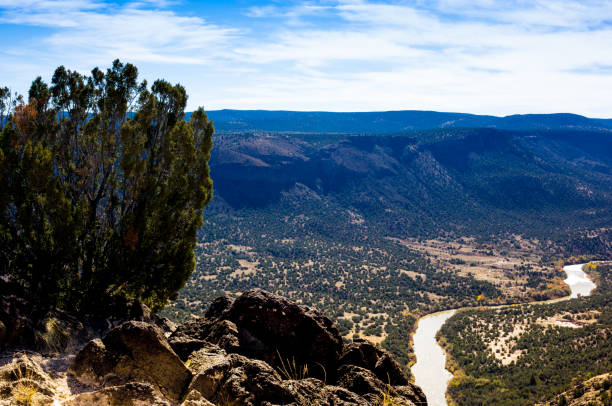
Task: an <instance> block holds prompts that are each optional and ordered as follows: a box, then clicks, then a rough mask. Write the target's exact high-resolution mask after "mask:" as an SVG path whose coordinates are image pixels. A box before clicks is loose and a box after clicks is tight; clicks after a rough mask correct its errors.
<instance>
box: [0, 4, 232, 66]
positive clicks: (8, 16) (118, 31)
mask: <svg viewBox="0 0 612 406" xmlns="http://www.w3.org/2000/svg"><path fill="white" fill-rule="evenodd" d="M171 4H173V2H169V1H159V0H157V1H138V2H131V3H126V4H125V5H123V6H117V5H114V4H111V3H104V2H100V1H94V0H74V1H29V0H27V1H14V0H8V1H5V0H0V10H2V9H4V10H3V12H2V13H1V14H0V21H2V22H4V23H9V24H19V25H31V26H38V27H49V28H53V29H55V30H54V31H53V32H52V33H51V34H50V35H48V36H47V37H45V38H44V39H43V40H42V41H43V44H44V47H41V48H44V49H46V52H47V53H48V54H61V55H63V56H64V57H65V58H68V59H70V60H78V59H81V60H83V59H84V60H87V61H88V63H89V64H91V63H108V61H109V60H112V59H114V58H123V59H129V60H131V61H134V62H159V63H172V64H205V63H209V62H210V61H211V59H213V58H215V52H216V51H221V49H222V47H225V46H227V45H228V43H229V41H231V39H232V38H233V37H234V36H236V35H237V34H238V33H239V29H236V28H230V27H220V26H217V25H215V24H211V23H208V22H207V21H205V20H204V19H202V18H200V17H194V16H182V15H178V14H177V13H175V12H173V11H171V10H167V9H165V8H166V7H168V6H169V5H171ZM44 49H40V50H39V52H43V53H44V52H45V50H44ZM203 50H207V51H208V52H206V53H204V52H201V51H203Z"/></svg>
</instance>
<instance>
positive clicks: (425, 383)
mask: <svg viewBox="0 0 612 406" xmlns="http://www.w3.org/2000/svg"><path fill="white" fill-rule="evenodd" d="M583 265H584V264H576V265H567V266H565V267H563V270H564V271H565V273H566V274H567V278H566V279H565V280H564V282H565V283H566V284H567V285H568V286H569V287H570V289H571V294H570V296H567V297H564V298H562V299H556V300H552V301H549V302H554V301H559V300H569V299H572V298H577V297H580V296H588V295H589V294H590V293H591V291H592V290H593V289H594V288H595V284H594V283H593V282H592V281H591V280H590V279H589V278H588V276H587V275H586V273H585V272H584V271H583V270H582V267H583ZM540 303H545V302H540ZM457 311H458V310H456V309H455V310H447V311H442V312H437V313H433V314H429V315H427V316H424V317H422V318H421V319H419V321H418V325H417V329H416V331H415V333H414V336H413V340H414V352H415V355H416V363H415V364H414V365H413V366H412V368H411V371H412V374H413V375H414V377H415V383H416V384H417V385H418V386H420V387H421V388H422V389H423V392H425V395H426V396H427V401H428V405H430V406H447V402H446V389H447V387H448V383H449V381H450V380H451V379H452V376H453V375H452V373H451V372H450V371H448V370H447V369H446V368H445V364H446V353H445V352H444V350H443V349H442V348H441V347H440V346H439V345H438V342H437V340H436V333H437V332H438V331H439V330H440V328H441V327H442V325H444V323H445V322H446V321H447V320H448V319H449V318H450V317H452V316H453V314H455V313H456V312H457Z"/></svg>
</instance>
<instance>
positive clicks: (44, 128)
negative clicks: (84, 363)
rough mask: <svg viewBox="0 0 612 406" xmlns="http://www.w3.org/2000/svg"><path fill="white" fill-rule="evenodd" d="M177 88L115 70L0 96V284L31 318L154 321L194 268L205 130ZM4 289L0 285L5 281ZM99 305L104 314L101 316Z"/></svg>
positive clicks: (207, 124) (63, 74)
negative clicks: (123, 312)
mask: <svg viewBox="0 0 612 406" xmlns="http://www.w3.org/2000/svg"><path fill="white" fill-rule="evenodd" d="M186 102H187V94H186V91H185V89H184V87H183V86H181V85H178V84H177V85H172V84H170V83H168V82H166V81H164V80H157V81H155V82H154V83H153V85H152V86H150V87H149V86H148V84H147V82H146V81H142V82H139V81H138V71H137V68H136V67H135V66H133V65H131V64H123V63H121V62H120V61H118V60H116V61H114V62H113V64H112V66H111V67H110V68H108V69H107V70H106V72H104V71H102V70H100V69H98V68H95V69H93V70H92V71H91V74H90V75H82V74H80V73H79V72H76V71H71V70H67V69H65V68H64V67H63V66H60V67H59V68H57V69H56V70H55V73H54V74H53V78H52V80H51V84H50V85H49V84H47V83H45V82H44V81H43V80H42V79H41V78H40V77H38V78H37V79H36V80H34V81H33V83H32V85H31V87H30V90H29V93H28V96H27V101H26V100H24V98H23V97H15V96H14V95H12V94H11V92H10V91H9V90H8V89H2V92H0V126H1V128H0V129H1V132H0V275H4V276H5V277H7V278H8V279H10V280H11V281H12V283H13V284H15V285H17V286H19V287H20V288H21V289H22V291H23V293H24V294H27V296H29V298H30V299H31V301H32V302H33V303H34V304H35V307H36V308H37V309H39V310H43V311H44V310H45V309H48V308H49V307H51V306H56V307H59V308H68V309H71V310H77V311H79V312H84V313H87V314H92V313H94V312H96V310H99V309H101V308H105V307H108V305H109V303H110V302H112V301H113V300H115V299H120V298H135V299H139V300H141V301H143V302H144V303H146V304H148V305H150V306H151V307H152V308H154V309H159V308H160V307H162V306H163V305H165V304H166V303H167V302H168V300H169V299H171V298H172V297H173V296H174V295H176V292H177V291H178V290H179V289H180V288H181V287H183V285H184V284H185V282H186V281H187V279H188V278H189V276H190V275H191V273H192V271H193V270H194V267H195V256H194V249H195V246H196V238H197V230H198V229H199V228H200V226H201V225H202V222H203V217H202V215H203V210H204V207H205V206H206V204H207V203H208V202H209V201H210V199H211V197H212V181H211V179H210V174H209V166H208V160H209V157H210V151H211V148H212V142H213V141H212V136H213V132H214V128H213V125H212V122H211V121H209V120H208V117H207V115H206V113H205V112H204V110H203V109H201V108H200V109H198V110H197V111H195V112H194V113H192V114H191V117H190V120H189V122H187V121H185V120H184V116H185V107H186ZM5 279H6V278H5ZM101 305H104V306H101Z"/></svg>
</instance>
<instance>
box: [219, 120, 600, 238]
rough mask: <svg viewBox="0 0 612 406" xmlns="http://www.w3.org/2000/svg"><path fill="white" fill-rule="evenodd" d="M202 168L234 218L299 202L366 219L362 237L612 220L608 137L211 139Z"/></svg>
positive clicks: (484, 132) (458, 133)
mask: <svg viewBox="0 0 612 406" xmlns="http://www.w3.org/2000/svg"><path fill="white" fill-rule="evenodd" d="M585 120H588V119H585ZM511 121H512V120H511V119H509V118H508V119H506V121H505V122H507V123H508V122H511ZM538 122H540V123H541V122H543V121H542V120H540V121H538ZM566 122H567V121H566ZM211 168H212V176H213V179H214V182H215V196H216V200H217V201H218V202H223V203H224V204H225V205H226V206H229V207H230V208H232V209H234V210H240V209H255V210H268V211H270V210H271V211H283V210H282V208H280V206H279V205H283V204H285V205H286V204H289V205H292V204H294V203H295V204H297V206H295V207H297V208H298V209H297V210H298V211H299V210H306V211H307V210H308V209H306V207H310V206H307V205H304V204H305V200H304V199H306V197H308V198H309V199H310V200H311V201H312V202H319V203H317V205H320V206H321V207H323V206H325V205H327V207H330V209H327V211H328V212H329V211H330V210H331V207H335V208H336V209H334V210H339V211H346V210H350V211H351V212H353V213H355V215H358V216H360V218H361V217H363V218H364V219H365V223H364V224H369V225H370V232H371V231H372V230H374V229H379V230H384V232H385V233H387V234H396V235H405V234H407V233H408V234H410V233H418V232H422V231H423V230H439V229H463V230H465V231H469V232H471V233H473V232H477V233H478V232H485V231H487V232H497V231H499V230H506V231H507V230H510V228H512V227H516V232H525V231H537V230H535V229H538V228H539V229H541V231H544V233H551V232H553V230H552V229H553V228H563V227H572V226H599V227H602V226H603V227H609V226H610V225H611V219H612V132H610V131H608V130H599V131H584V130H534V131H507V130H499V129H491V128H481V129H452V128H450V129H440V130H430V131H420V132H412V133H408V134H404V135H342V134H250V133H249V134H244V133H242V134H220V135H218V136H217V138H216V141H215V148H214V149H213V154H212V159H211ZM313 199H314V200H313ZM291 202H294V203H291ZM214 204H215V202H213V206H214ZM292 207H293V206H292ZM300 207H301V208H300ZM303 214H304V215H306V216H308V215H309V213H308V212H304V213H303ZM296 215H297V214H296ZM341 217H342V216H341V215H340V214H338V215H337V216H331V218H330V221H332V222H333V221H335V220H334V218H337V219H340V218H341ZM337 227H338V230H342V229H343V227H345V223H343V222H339V223H338V224H337Z"/></svg>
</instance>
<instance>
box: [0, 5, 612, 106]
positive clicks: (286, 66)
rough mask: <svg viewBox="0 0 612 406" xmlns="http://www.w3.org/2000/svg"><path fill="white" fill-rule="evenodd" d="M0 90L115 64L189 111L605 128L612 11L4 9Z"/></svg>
mask: <svg viewBox="0 0 612 406" xmlns="http://www.w3.org/2000/svg"><path fill="white" fill-rule="evenodd" d="M0 38H2V46H1V47H0V86H9V87H10V88H12V89H13V90H16V91H19V92H21V93H26V92H27V89H28V88H29V84H30V83H31V81H32V80H33V79H34V78H35V77H37V76H42V77H43V79H45V80H47V81H49V80H50V77H51V75H52V74H53V71H54V69H55V68H56V67H57V66H59V65H64V66H65V67H66V68H68V69H72V70H77V71H79V72H82V73H84V74H86V73H88V72H90V71H91V69H92V68H94V67H96V66H98V67H100V68H106V67H108V66H110V64H111V63H112V61H113V60H114V59H116V58H119V59H120V60H121V61H122V62H130V63H133V64H134V65H136V66H137V67H138V69H139V72H140V77H141V78H142V79H147V80H148V81H149V82H152V81H153V80H155V79H157V78H163V79H166V80H168V81H170V82H172V83H181V84H182V85H184V86H185V88H186V89H187V92H188V94H189V104H188V109H189V110H193V109H195V108H196V107H198V106H204V107H205V108H206V109H207V110H216V109H223V108H232V109H267V110H305V111H384V110H436V111H453V112H466V113H475V114H491V115H509V114H524V113H554V112H571V113H576V114H582V115H586V116H589V117H600V118H611V117H612V0H567V1H562V0H532V1H526V0H514V1H510V0H507V1H498V0H405V1H402V0H397V1H374V0H312V1H298V0H296V1H291V0H289V1H276V0H268V1H244V0H227V1H216V0H211V1H188V0H135V1H109V0H0Z"/></svg>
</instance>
